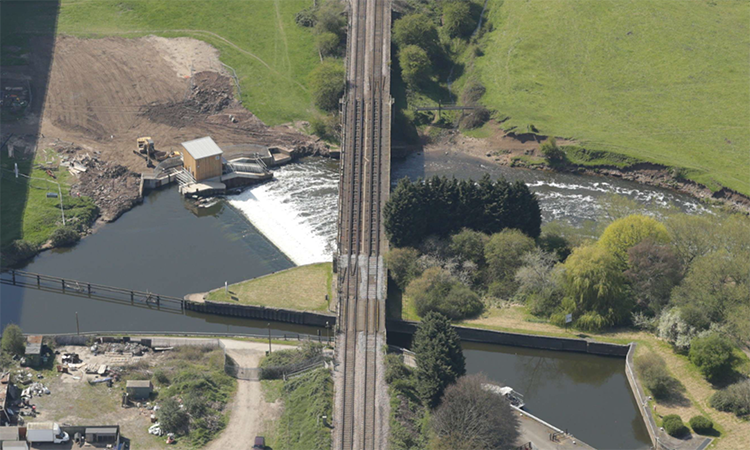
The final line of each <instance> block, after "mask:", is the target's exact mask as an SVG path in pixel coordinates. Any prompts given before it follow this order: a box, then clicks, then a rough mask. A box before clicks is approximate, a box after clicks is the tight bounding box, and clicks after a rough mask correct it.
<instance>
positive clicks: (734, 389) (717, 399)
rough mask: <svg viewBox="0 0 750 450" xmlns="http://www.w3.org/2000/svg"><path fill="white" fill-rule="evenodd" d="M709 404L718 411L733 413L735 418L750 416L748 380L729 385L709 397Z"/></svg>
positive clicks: (749, 387) (749, 382)
mask: <svg viewBox="0 0 750 450" xmlns="http://www.w3.org/2000/svg"><path fill="white" fill-rule="evenodd" d="M709 404H710V405H711V407H712V408H715V409H718V410H719V411H724V412H731V413H734V414H735V415H736V416H737V417H742V416H746V415H750V380H744V381H740V382H738V383H734V384H731V385H729V386H728V387H727V388H726V389H723V390H721V391H718V392H716V393H715V394H714V395H712V396H711V399H710V400H709Z"/></svg>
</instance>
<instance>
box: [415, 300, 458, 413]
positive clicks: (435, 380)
mask: <svg viewBox="0 0 750 450" xmlns="http://www.w3.org/2000/svg"><path fill="white" fill-rule="evenodd" d="M413 348H414V353H415V354H416V359H417V371H416V372H417V380H418V385H417V389H418V391H419V394H420V396H421V397H422V399H423V400H424V402H425V404H426V405H428V406H429V407H434V406H436V405H437V404H438V403H439V401H440V398H441V397H442V396H443V391H444V390H445V388H446V387H447V386H449V385H451V384H453V383H455V382H456V380H457V379H458V378H459V377H461V376H463V375H464V374H465V373H466V361H465V359H464V354H463V350H462V349H461V340H460V339H459V337H458V333H456V330H454V329H453V327H451V323H450V320H448V318H447V317H445V316H443V315H441V314H439V313H428V314H427V315H425V316H424V317H423V318H422V322H421V323H420V324H419V326H418V328H417V332H416V333H415V334H414V344H413Z"/></svg>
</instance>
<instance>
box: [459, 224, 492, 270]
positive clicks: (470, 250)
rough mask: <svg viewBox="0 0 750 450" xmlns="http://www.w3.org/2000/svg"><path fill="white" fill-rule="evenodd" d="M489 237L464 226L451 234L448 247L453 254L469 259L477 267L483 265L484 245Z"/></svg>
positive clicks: (465, 259)
mask: <svg viewBox="0 0 750 450" xmlns="http://www.w3.org/2000/svg"><path fill="white" fill-rule="evenodd" d="M489 240H490V237H489V236H487V235H486V234H484V233H480V232H478V231H474V230H470V229H468V228H464V229H463V230H461V231H460V232H459V233H456V234H454V235H453V236H451V244H450V249H451V252H453V254H454V255H456V256H458V257H459V258H461V259H462V260H464V261H471V262H473V263H474V264H476V265H477V266H479V267H482V266H484V263H485V260H484V246H485V245H486V244H487V241H489Z"/></svg>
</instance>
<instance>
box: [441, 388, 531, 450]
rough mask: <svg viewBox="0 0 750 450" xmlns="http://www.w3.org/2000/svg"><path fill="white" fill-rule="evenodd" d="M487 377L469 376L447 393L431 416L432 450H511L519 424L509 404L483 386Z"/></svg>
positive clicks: (513, 447) (513, 446)
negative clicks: (434, 439)
mask: <svg viewBox="0 0 750 450" xmlns="http://www.w3.org/2000/svg"><path fill="white" fill-rule="evenodd" d="M489 382H490V381H489V380H488V379H487V377H485V376H484V375H467V376H464V377H461V378H460V379H459V380H458V382H456V384H454V385H453V386H449V387H448V388H447V389H446V390H445V395H444V396H443V401H442V403H441V404H440V406H438V408H437V409H436V410H435V412H434V413H433V415H432V420H431V424H432V430H433V431H434V433H435V436H436V441H437V442H436V443H435V446H434V447H433V448H437V449H445V450H457V449H461V450H462V449H465V450H511V449H515V448H516V441H517V440H518V438H519V436H520V433H519V428H520V423H519V421H518V418H517V417H516V415H515V414H514V412H513V409H512V408H511V407H510V404H509V403H508V401H507V400H506V399H505V398H504V397H501V396H499V395H498V394H496V393H494V392H491V391H488V390H486V389H485V388H484V386H485V385H486V384H487V383H489Z"/></svg>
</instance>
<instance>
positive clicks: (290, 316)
mask: <svg viewBox="0 0 750 450" xmlns="http://www.w3.org/2000/svg"><path fill="white" fill-rule="evenodd" d="M185 310H187V311H195V312H200V313H204V314H218V315H221V316H230V317H242V318H244V319H256V320H271V321H274V322H284V323H293V324H297V325H309V326H313V327H325V326H326V325H329V326H331V327H333V326H334V325H335V324H336V316H335V315H333V314H327V313H316V312H309V311H295V310H291V309H282V308H268V307H265V306H254V305H235V304H232V303H224V302H212V301H203V302H193V301H187V300H186V301H185Z"/></svg>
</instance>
